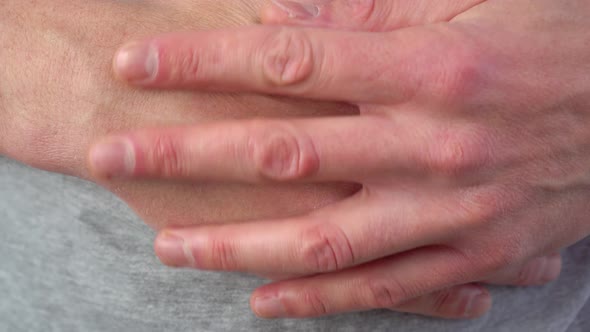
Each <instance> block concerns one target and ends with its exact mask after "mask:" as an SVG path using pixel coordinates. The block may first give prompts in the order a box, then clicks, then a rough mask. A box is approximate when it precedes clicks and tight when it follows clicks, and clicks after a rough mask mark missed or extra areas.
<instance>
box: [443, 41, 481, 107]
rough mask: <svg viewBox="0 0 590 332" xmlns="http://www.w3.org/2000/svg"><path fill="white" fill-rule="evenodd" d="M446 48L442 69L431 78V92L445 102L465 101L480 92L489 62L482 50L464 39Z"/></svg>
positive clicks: (453, 103) (447, 45) (456, 102)
mask: <svg viewBox="0 0 590 332" xmlns="http://www.w3.org/2000/svg"><path fill="white" fill-rule="evenodd" d="M443 49H444V53H443V54H444V55H445V56H444V59H443V60H441V66H442V70H441V71H440V72H439V74H438V75H436V76H435V77H433V80H432V81H431V84H432V85H431V87H432V91H431V94H432V95H433V96H435V98H436V99H438V100H441V101H443V102H444V103H446V104H450V105H457V104H463V103H465V102H467V101H468V100H469V99H471V98H472V97H473V96H474V95H475V94H476V93H477V92H478V91H480V89H481V86H482V84H483V83H484V78H485V72H484V71H485V68H486V64H485V63H486V62H485V60H484V57H483V54H482V52H481V51H479V50H478V48H476V47H473V46H470V44H469V43H468V42H465V41H464V40H463V39H461V41H458V42H450V43H449V44H445V46H444V47H443Z"/></svg>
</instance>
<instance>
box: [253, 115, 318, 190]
mask: <svg viewBox="0 0 590 332" xmlns="http://www.w3.org/2000/svg"><path fill="white" fill-rule="evenodd" d="M253 128H254V129H253V130H252V132H253V133H254V134H253V135H251V136H250V138H249V139H248V144H247V146H248V154H249V158H250V159H251V160H253V162H254V167H255V169H256V172H257V173H258V174H259V176H260V177H262V178H265V179H271V180H279V181H280V180H295V179H300V178H305V177H309V176H311V175H313V174H314V173H315V172H317V170H318V168H319V160H318V156H317V153H316V151H315V148H314V147H313V144H312V142H311V140H310V139H309V138H308V137H306V136H305V135H304V134H303V133H301V132H299V131H297V130H296V129H294V128H286V127H282V126H280V125H273V124H267V125H265V124H261V125H259V126H254V127H253ZM268 128H271V129H268Z"/></svg>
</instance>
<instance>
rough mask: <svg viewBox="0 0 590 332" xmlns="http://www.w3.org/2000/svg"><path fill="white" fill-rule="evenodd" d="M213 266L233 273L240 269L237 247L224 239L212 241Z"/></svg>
mask: <svg viewBox="0 0 590 332" xmlns="http://www.w3.org/2000/svg"><path fill="white" fill-rule="evenodd" d="M210 241H211V242H210V248H211V264H212V267H213V268H215V269H219V270H222V271H233V270H236V269H237V268H238V264H237V263H238V260H237V259H236V250H235V247H234V246H233V245H232V244H231V243H229V242H227V241H225V240H223V239H215V238H214V239H210Z"/></svg>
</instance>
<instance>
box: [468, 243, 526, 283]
mask: <svg viewBox="0 0 590 332" xmlns="http://www.w3.org/2000/svg"><path fill="white" fill-rule="evenodd" d="M488 248H489V246H488ZM522 257H523V245H522V244H520V243H519V241H517V240H515V239H511V240H505V241H502V242H501V244H500V245H499V246H498V247H496V250H492V251H490V250H486V253H485V254H482V255H480V257H478V258H474V262H480V263H476V264H477V265H478V267H480V269H479V270H480V271H481V272H482V274H483V275H484V276H489V275H493V274H494V273H497V272H499V271H501V270H503V269H506V268H508V267H510V266H514V265H515V264H517V263H518V262H519V261H520V260H521V259H522Z"/></svg>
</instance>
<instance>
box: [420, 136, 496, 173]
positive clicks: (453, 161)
mask: <svg viewBox="0 0 590 332" xmlns="http://www.w3.org/2000/svg"><path fill="white" fill-rule="evenodd" d="M491 141H492V137H491V135H490V134H489V133H488V131H487V130H486V129H484V128H478V127H475V126H472V127H463V128H449V129H445V130H441V131H440V132H439V133H437V134H436V135H435V137H434V140H433V143H432V147H431V148H430V151H431V152H430V154H429V155H430V161H429V167H430V168H431V170H432V171H434V172H435V173H438V174H441V175H443V176H461V175H467V174H469V173H472V172H475V171H477V170H479V169H481V168H483V167H484V166H486V164H488V163H489V162H490V161H491V145H492V144H491Z"/></svg>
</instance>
